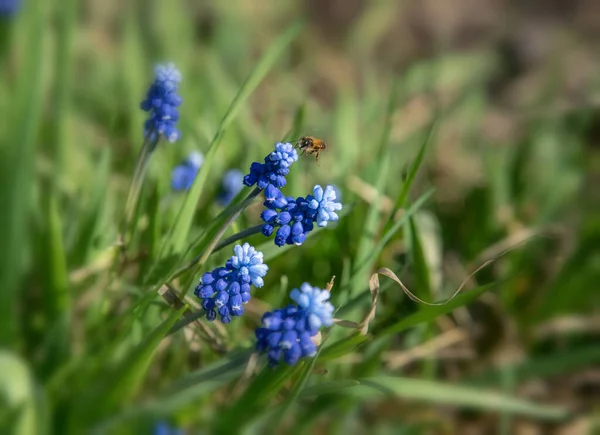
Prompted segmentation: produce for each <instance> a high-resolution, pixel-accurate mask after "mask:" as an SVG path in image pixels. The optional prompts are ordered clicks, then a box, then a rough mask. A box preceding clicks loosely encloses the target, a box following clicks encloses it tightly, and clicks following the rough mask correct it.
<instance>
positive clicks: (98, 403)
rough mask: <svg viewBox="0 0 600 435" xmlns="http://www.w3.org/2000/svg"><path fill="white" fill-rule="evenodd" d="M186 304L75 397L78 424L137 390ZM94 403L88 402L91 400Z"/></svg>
mask: <svg viewBox="0 0 600 435" xmlns="http://www.w3.org/2000/svg"><path fill="white" fill-rule="evenodd" d="M185 308H186V307H185V306H184V307H182V308H181V309H180V310H178V311H172V312H171V313H170V315H169V317H168V318H167V319H166V320H165V321H164V322H162V323H161V324H160V325H158V326H157V327H156V328H155V329H154V330H153V331H152V332H151V333H150V334H148V335H147V336H146V338H144V340H143V341H142V342H141V343H140V344H138V345H137V346H135V347H134V348H132V349H131V350H130V352H129V353H128V354H127V355H126V356H125V357H124V358H123V360H122V361H121V362H120V363H119V364H118V365H117V366H115V367H114V368H113V369H112V370H111V371H110V372H109V373H108V375H107V376H105V377H104V378H102V379H101V380H99V381H98V382H97V383H94V384H93V385H92V386H90V388H89V389H88V391H87V393H84V394H83V396H82V397H80V398H77V399H76V400H77V401H78V402H77V404H76V405H75V406H76V408H77V411H78V412H76V413H75V415H76V417H75V418H76V419H77V420H76V421H77V422H78V424H81V423H83V422H89V421H93V420H95V419H97V418H98V417H102V416H104V415H106V414H107V413H108V412H110V411H111V410H112V409H114V408H116V407H117V405H118V404H119V403H122V402H126V401H127V400H129V399H130V398H131V397H132V396H133V395H134V394H135V393H136V392H137V389H138V387H139V385H140V383H141V381H142V380H143V379H144V376H145V375H146V371H147V370H148V367H149V366H150V363H151V361H152V356H153V355H154V352H155V351H156V348H157V347H158V345H159V344H160V342H161V340H162V339H163V338H164V336H165V334H166V333H167V332H168V331H169V329H170V328H171V326H173V324H174V323H175V322H176V321H177V319H178V318H179V317H180V316H181V315H182V314H183V312H184V311H185ZM92 401H93V403H94V406H90V403H92Z"/></svg>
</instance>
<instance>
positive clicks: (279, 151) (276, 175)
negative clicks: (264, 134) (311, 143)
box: [244, 142, 298, 189]
mask: <svg viewBox="0 0 600 435" xmlns="http://www.w3.org/2000/svg"><path fill="white" fill-rule="evenodd" d="M297 160H298V153H297V152H296V150H295V149H294V146H293V145H292V144H291V143H289V142H286V143H281V142H279V143H277V144H276V145H275V151H273V152H271V153H270V154H269V155H268V156H267V157H265V160H264V163H259V162H254V163H252V165H250V173H249V174H248V175H246V176H245V177H244V184H245V185H246V186H254V185H255V184H256V185H257V186H258V187H259V188H260V189H266V188H267V187H268V186H270V185H272V186H274V187H277V188H282V187H283V186H285V184H286V179H285V176H286V175H287V174H289V173H290V166H291V165H292V163H294V162H295V161H297Z"/></svg>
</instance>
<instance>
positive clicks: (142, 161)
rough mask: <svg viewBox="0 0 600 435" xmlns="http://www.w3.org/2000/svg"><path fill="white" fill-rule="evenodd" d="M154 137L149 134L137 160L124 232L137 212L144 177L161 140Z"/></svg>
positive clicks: (126, 209)
mask: <svg viewBox="0 0 600 435" xmlns="http://www.w3.org/2000/svg"><path fill="white" fill-rule="evenodd" d="M152 136H153V134H152V132H148V134H147V135H146V139H145V140H144V144H143V145H142V149H141V150H140V154H139V156H138V159H137V163H136V166H135V172H134V173H133V180H132V182H131V187H130V188H129V194H128V195H127V202H126V204H125V221H124V227H123V230H124V231H126V230H127V229H128V228H129V225H130V223H131V219H132V218H133V212H134V211H135V207H136V205H137V202H138V199H139V196H140V191H141V189H142V182H143V181H144V175H145V174H146V170H147V169H148V163H149V162H150V156H151V155H152V151H154V150H155V149H156V145H157V144H158V140H159V138H160V136H159V135H154V136H155V139H152V140H150V138H151V137H152ZM124 231H123V232H124Z"/></svg>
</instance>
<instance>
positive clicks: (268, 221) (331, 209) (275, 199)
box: [261, 185, 342, 246]
mask: <svg viewBox="0 0 600 435" xmlns="http://www.w3.org/2000/svg"><path fill="white" fill-rule="evenodd" d="M264 205H265V207H266V209H265V210H264V211H263V212H262V214H261V219H262V220H263V222H264V225H263V226H262V230H261V231H262V233H263V235H265V236H266V237H270V236H271V235H272V234H273V232H275V229H276V228H277V231H276V232H275V244H276V245H277V246H283V245H285V244H288V245H301V244H302V243H304V241H305V240H306V236H307V235H308V233H310V232H311V231H312V230H313V228H314V224H315V223H316V224H317V225H318V226H320V227H325V226H327V224H328V223H329V222H333V221H337V220H338V219H339V216H338V214H337V213H336V212H338V211H340V210H341V209H342V204H341V203H339V202H336V193H335V189H334V187H333V186H326V187H325V189H323V188H322V187H321V186H319V185H316V186H315V187H314V189H313V195H308V196H307V197H306V198H303V197H301V196H300V197H298V198H293V197H291V196H289V197H286V196H284V195H283V193H282V192H281V191H280V190H279V189H277V188H276V187H275V186H273V185H269V186H268V187H267V188H266V189H265V202H264Z"/></svg>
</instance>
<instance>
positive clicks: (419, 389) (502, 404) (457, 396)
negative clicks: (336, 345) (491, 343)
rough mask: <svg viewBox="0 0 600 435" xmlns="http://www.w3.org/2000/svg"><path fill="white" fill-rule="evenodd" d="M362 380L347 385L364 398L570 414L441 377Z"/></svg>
mask: <svg viewBox="0 0 600 435" xmlns="http://www.w3.org/2000/svg"><path fill="white" fill-rule="evenodd" d="M359 382H360V384H361V385H359V386H357V387H353V388H347V389H346V391H347V393H348V394H352V395H355V396H358V397H360V398H361V399H364V400H369V399H372V398H373V397H377V396H380V395H393V396H398V397H401V398H403V399H408V400H415V401H419V402H426V403H433V404H440V405H452V406H456V407H459V408H467V409H477V410H483V411H493V412H507V413H514V414H519V415H523V416H527V417H531V418H536V419H540V420H563V419H565V418H566V417H568V415H569V412H568V411H567V410H566V409H564V408H559V407H555V406H549V405H541V404H537V403H534V402H530V401H527V400H523V399H519V398H518V397H514V396H510V395H506V394H500V393H496V392H493V391H486V390H479V389H476V388H469V387H464V386H460V385H453V384H448V383H444V382H439V381H430V380H423V379H410V378H397V377H391V376H377V377H373V378H368V379H359Z"/></svg>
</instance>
